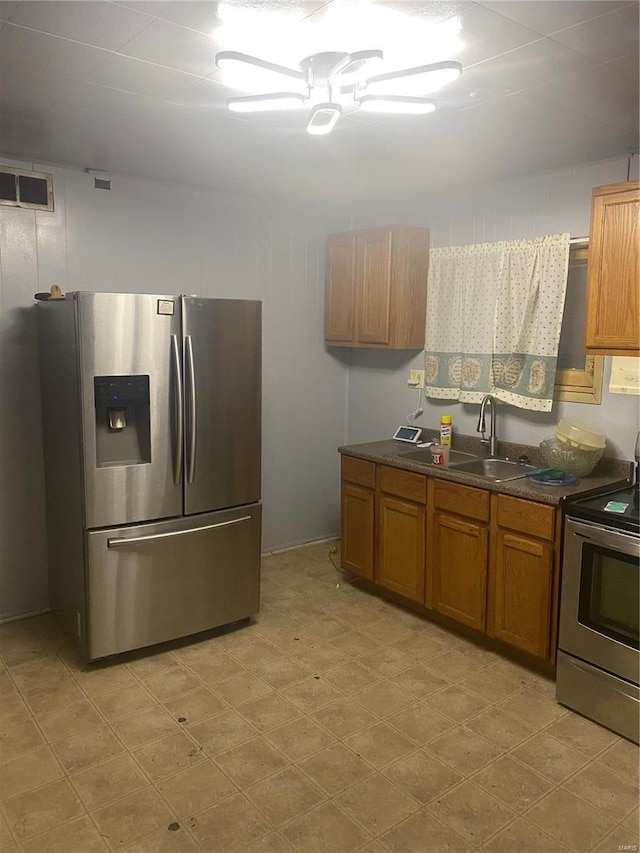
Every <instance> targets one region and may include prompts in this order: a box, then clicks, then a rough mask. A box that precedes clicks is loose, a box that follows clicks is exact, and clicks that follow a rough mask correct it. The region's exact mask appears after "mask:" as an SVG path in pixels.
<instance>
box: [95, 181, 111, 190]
mask: <svg viewBox="0 0 640 853" xmlns="http://www.w3.org/2000/svg"><path fill="white" fill-rule="evenodd" d="M93 186H94V189H96V190H110V189H111V178H94V179H93Z"/></svg>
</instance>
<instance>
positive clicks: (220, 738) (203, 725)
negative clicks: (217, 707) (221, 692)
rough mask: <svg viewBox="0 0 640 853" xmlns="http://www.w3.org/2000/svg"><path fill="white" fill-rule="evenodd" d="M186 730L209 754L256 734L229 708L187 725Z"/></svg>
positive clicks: (242, 741)
mask: <svg viewBox="0 0 640 853" xmlns="http://www.w3.org/2000/svg"><path fill="white" fill-rule="evenodd" d="M188 732H189V734H190V735H191V737H192V738H193V739H194V740H195V742H196V743H197V744H198V746H201V747H202V748H203V749H204V750H205V752H206V753H207V754H208V755H211V756H213V755H217V754H218V753H219V752H222V751H223V750H225V749H229V748H230V747H232V746H237V745H238V744H240V743H244V742H245V741H246V740H249V738H253V737H255V735H256V731H255V729H254V728H253V726H250V725H249V723H247V722H246V721H245V720H243V719H242V717H241V716H240V715H239V714H237V713H236V712H235V711H231V710H230V711H224V712H223V713H222V714H216V715H215V716H213V717H208V718H207V719H206V720H202V721H201V722H199V723H194V724H193V725H191V726H188Z"/></svg>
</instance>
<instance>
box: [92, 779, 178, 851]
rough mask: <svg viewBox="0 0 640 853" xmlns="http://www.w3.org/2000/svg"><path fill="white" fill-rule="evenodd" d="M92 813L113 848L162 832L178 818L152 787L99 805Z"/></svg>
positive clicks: (101, 832)
mask: <svg viewBox="0 0 640 853" xmlns="http://www.w3.org/2000/svg"><path fill="white" fill-rule="evenodd" d="M92 817H93V819H94V821H95V822H96V825H97V827H98V830H99V832H100V834H101V835H102V837H103V838H104V839H105V841H106V842H107V844H108V845H109V848H110V849H111V850H121V849H122V848H123V847H127V846H129V845H132V844H135V842H137V841H140V839H142V838H145V837H146V836H147V835H152V834H153V833H160V832H161V831H162V830H164V829H166V828H167V827H168V826H169V824H170V823H171V822H172V821H173V820H174V819H175V818H174V815H173V813H172V812H171V810H170V809H169V807H168V806H167V805H166V803H164V802H163V800H162V799H161V798H160V796H159V795H158V794H157V793H156V791H154V790H153V788H151V787H149V788H142V789H141V790H140V791H136V792H135V793H133V794H128V795H127V796H126V797H123V798H122V799H120V800H116V801H115V802H113V803H110V805H108V806H104V807H103V808H101V809H97V810H96V811H94V812H92Z"/></svg>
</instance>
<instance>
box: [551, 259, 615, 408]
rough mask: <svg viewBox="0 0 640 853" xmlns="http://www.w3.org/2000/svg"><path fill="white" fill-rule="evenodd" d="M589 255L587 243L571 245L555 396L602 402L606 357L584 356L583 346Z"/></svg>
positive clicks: (585, 401)
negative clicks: (603, 371) (603, 372)
mask: <svg viewBox="0 0 640 853" xmlns="http://www.w3.org/2000/svg"><path fill="white" fill-rule="evenodd" d="M588 257H589V247H588V245H587V244H582V245H573V246H572V247H571V251H570V253H569V276H568V280H567V295H566V298H565V303H564V314H563V317H562V329H561V331H560V345H559V347H558V363H557V366H556V379H555V387H554V393H553V399H554V400H567V401H569V402H572V403H595V404H598V405H599V404H600V401H601V399H602V370H603V365H604V356H601V355H585V353H584V345H583V337H584V311H585V300H586V293H587V260H588Z"/></svg>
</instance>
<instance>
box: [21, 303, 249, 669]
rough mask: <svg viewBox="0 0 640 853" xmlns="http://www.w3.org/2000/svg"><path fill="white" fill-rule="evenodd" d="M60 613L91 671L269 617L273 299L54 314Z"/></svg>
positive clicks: (51, 370) (52, 495)
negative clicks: (264, 594)
mask: <svg viewBox="0 0 640 853" xmlns="http://www.w3.org/2000/svg"><path fill="white" fill-rule="evenodd" d="M37 310H38V312H39V328H40V358H41V377H42V380H41V381H42V402H43V423H44V444H45V465H46V490H47V524H48V539H49V563H50V589H51V603H52V607H53V609H54V610H55V611H56V612H57V613H58V614H59V616H60V618H61V620H62V622H63V625H64V626H65V628H66V630H67V631H68V632H69V633H70V634H71V635H72V636H74V637H75V638H76V639H77V640H78V641H79V643H80V646H81V648H82V650H83V653H84V655H85V656H86V658H87V659H89V660H95V659H97V658H103V657H106V656H108V655H112V654H116V653H119V652H123V651H126V650H129V649H136V648H140V647H143V646H148V645H152V644H155V643H159V642H163V641H165V640H170V639H174V638H177V637H184V636H188V635H190V634H194V633H197V632H199V631H203V630H206V629H209V628H213V627H217V626H220V625H225V624H228V623H230V622H234V621H237V620H240V619H244V618H246V617H249V616H251V615H253V614H255V613H257V612H258V609H259V599H260V528H261V505H260V479H261V472H260V458H261V453H260V442H261V422H260V416H261V303H260V302H253V301H244V300H234V299H229V300H227V299H199V298H197V297H187V296H165V295H147V294H128V293H84V292H78V293H70V294H67V296H66V298H65V299H62V300H52V299H50V300H48V301H46V302H40V303H38V306H37Z"/></svg>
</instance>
